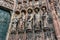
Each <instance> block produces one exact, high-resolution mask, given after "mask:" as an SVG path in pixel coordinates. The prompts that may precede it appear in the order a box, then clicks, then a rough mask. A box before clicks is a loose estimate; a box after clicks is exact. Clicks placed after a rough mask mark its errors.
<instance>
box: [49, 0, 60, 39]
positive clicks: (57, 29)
mask: <svg viewBox="0 0 60 40" xmlns="http://www.w3.org/2000/svg"><path fill="white" fill-rule="evenodd" d="M50 7H51V13H52V17H53V24H54V28H55V32H56V37H57V39H58V40H60V25H59V24H60V23H59V19H58V15H57V14H56V11H55V8H54V2H53V0H51V3H50Z"/></svg>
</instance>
